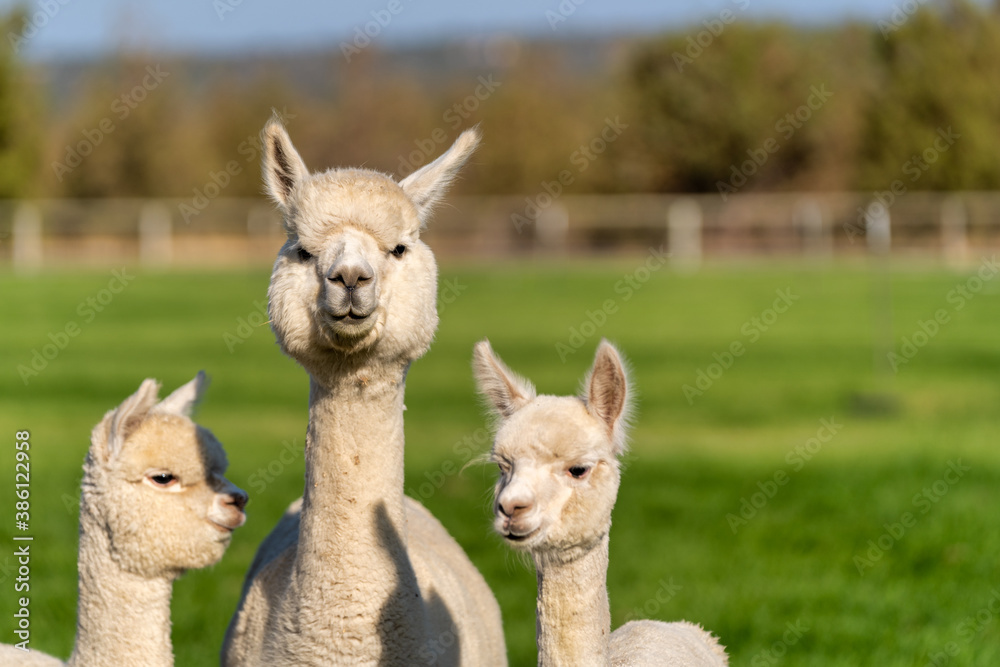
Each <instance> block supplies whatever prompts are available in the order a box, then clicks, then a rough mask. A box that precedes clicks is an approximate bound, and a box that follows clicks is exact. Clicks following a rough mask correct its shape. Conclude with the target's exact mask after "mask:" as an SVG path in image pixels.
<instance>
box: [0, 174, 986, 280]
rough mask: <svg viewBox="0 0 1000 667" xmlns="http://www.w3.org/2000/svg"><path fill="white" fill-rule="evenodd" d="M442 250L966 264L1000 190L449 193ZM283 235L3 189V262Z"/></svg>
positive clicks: (156, 203)
mask: <svg viewBox="0 0 1000 667" xmlns="http://www.w3.org/2000/svg"><path fill="white" fill-rule="evenodd" d="M425 238H426V240H427V241H428V243H430V244H431V245H432V247H433V248H434V249H435V252H436V253H437V254H438V255H440V256H442V257H456V256H457V257H501V256H510V255H525V254H534V253H544V254H610V253H630V252H635V251H641V250H645V249H647V248H649V247H651V246H652V247H659V246H664V247H665V250H666V251H667V252H669V253H670V254H671V258H672V259H671V261H673V262H674V263H675V264H677V265H678V266H679V267H687V268H696V267H697V266H698V265H699V264H700V262H701V261H702V260H703V259H704V258H723V257H740V256H794V255H806V256H808V257H810V258H813V259H816V260H817V261H819V260H824V259H829V258H832V257H834V256H841V255H852V254H853V255H861V254H864V253H866V252H874V253H892V254H896V255H898V254H908V255H919V256H924V257H938V258H942V259H944V260H945V261H947V262H948V263H950V264H955V265H962V264H965V263H967V262H969V261H972V259H973V258H974V257H975V256H976V255H977V254H979V253H983V252H992V251H996V249H997V248H998V247H1000V192H957V193H937V192H909V193H905V194H904V195H899V196H894V195H892V194H891V193H888V192H886V193H774V194H737V195H731V196H729V197H727V198H726V200H725V201H724V200H722V199H721V198H720V197H719V196H715V195H583V196H570V195H565V196H561V197H558V198H553V197H552V196H551V195H550V194H549V193H548V192H546V191H544V190H543V191H541V192H539V193H536V194H535V195H533V196H531V195H529V196H524V195H520V196H503V197H454V198H452V199H451V200H450V202H449V204H447V205H445V206H442V207H441V209H440V210H439V211H438V212H437V214H436V216H435V220H434V221H433V222H432V223H431V225H430V227H429V229H428V230H427V231H426V233H425ZM283 239H284V232H283V231H282V228H281V221H280V216H279V215H278V213H277V211H275V209H274V207H273V206H271V205H270V204H269V203H268V202H267V201H266V200H264V199H252V198H247V199H230V198H218V199H214V200H203V201H198V200H190V199H188V200H178V199H157V200H149V199H109V200H81V199H57V200H51V199H50V200H30V201H29V200H25V201H11V200H8V201H4V202H0V263H7V264H10V265H13V267H14V268H15V269H16V270H24V271H30V270H33V269H37V268H39V267H42V266H46V265H60V264H73V265H78V264H107V263H110V262H119V261H126V262H136V261H138V262H141V263H142V264H144V265H153V266H156V265H159V266H171V265H181V266H183V265H187V266H198V265H220V264H221V265H233V264H261V263H267V262H270V261H271V260H272V259H273V257H274V254H275V251H276V250H277V248H278V247H279V246H280V245H281V243H282V241H283Z"/></svg>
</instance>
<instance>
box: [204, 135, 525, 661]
mask: <svg viewBox="0 0 1000 667" xmlns="http://www.w3.org/2000/svg"><path fill="white" fill-rule="evenodd" d="M263 139H264V141H263V143H264V158H263V161H264V179H265V182H266V184H267V189H268V192H269V193H270V195H271V197H272V198H273V199H274V201H275V202H276V203H277V205H278V207H279V208H280V209H281V211H282V212H283V214H284V215H283V217H284V225H285V229H286V232H287V235H288V241H287V242H286V243H285V245H284V246H283V247H282V249H281V251H280V252H279V254H278V258H277V261H276V262H275V265H274V272H273V274H272V277H271V286H270V288H269V290H268V297H269V306H268V311H269V314H270V317H271V326H272V328H273V330H274V333H275V336H276V337H277V339H278V343H279V344H280V345H281V348H282V350H283V351H284V352H285V353H286V354H287V355H289V356H290V357H292V358H293V359H295V360H296V361H298V362H299V363H300V364H301V365H302V366H303V367H304V368H305V369H306V371H307V372H308V373H309V378H310V384H309V389H310V390H309V428H308V432H307V435H306V452H305V468H306V473H305V477H306V485H305V493H304V496H303V498H302V499H301V500H300V501H296V503H294V504H293V505H292V506H291V507H290V508H289V511H288V512H287V513H286V515H285V517H284V518H283V519H282V520H281V521H280V522H279V523H278V525H277V526H276V527H275V529H274V530H273V531H272V533H271V534H270V535H269V536H268V537H267V538H266V539H265V540H264V542H263V543H262V544H261V546H260V548H259V549H258V552H257V555H256V557H255V558H254V562H253V563H252V565H251V566H250V570H249V572H248V573H247V579H246V583H245V584H244V589H243V597H242V599H241V601H240V605H239V607H238V608H237V611H236V614H235V615H234V617H233V620H232V621H231V623H230V626H229V630H228V632H227V634H226V642H225V645H224V646H223V652H222V657H223V664H225V665H232V666H240V667H243V666H246V665H331V664H344V665H375V664H379V665H389V664H406V665H410V664H414V663H415V662H421V663H425V664H437V665H455V664H468V665H493V664H504V663H505V662H506V649H505V646H504V639H503V628H502V625H501V620H500V609H499V606H498V605H497V603H496V600H495V598H494V597H493V594H492V593H491V592H490V590H489V588H488V587H487V585H486V582H485V580H484V579H483V578H482V575H480V574H479V572H478V571H477V570H476V568H475V566H474V565H473V564H472V563H471V562H470V561H469V559H468V558H467V557H466V555H465V553H464V552H463V551H462V549H461V547H460V546H459V545H458V543H457V542H455V540H454V539H452V537H451V536H450V535H449V534H448V533H447V531H446V530H445V529H444V527H442V526H441V524H440V523H438V521H437V520H436V519H434V517H432V516H431V515H430V514H429V513H428V512H427V510H425V509H424V508H423V506H421V505H420V504H419V503H417V502H416V501H413V500H411V499H409V498H405V497H404V495H403V444H404V441H403V410H404V406H403V392H404V382H405V378H406V372H407V369H408V368H409V365H410V363H411V362H412V361H413V360H415V359H417V358H419V357H420V356H421V355H423V354H424V352H425V351H426V350H427V348H428V347H429V345H430V342H431V339H432V338H433V335H434V331H435V329H436V328H437V321H438V320H437V310H436V306H435V299H436V291H437V268H436V265H435V262H434V257H433V255H432V254H431V251H430V249H429V248H428V247H427V246H426V245H425V244H424V243H423V242H422V241H421V240H420V236H419V235H420V230H421V228H422V227H423V225H424V224H426V221H427V219H428V217H429V213H430V210H431V208H432V207H433V205H434V204H435V203H436V202H437V201H438V200H439V199H440V198H441V196H442V195H443V193H444V191H445V189H446V188H447V187H448V185H449V184H450V182H451V181H452V180H453V179H454V177H455V175H456V173H457V172H458V170H459V169H460V168H461V166H462V165H463V164H464V163H465V161H466V160H467V159H468V157H469V156H470V155H471V154H472V152H473V151H474V150H475V148H476V145H477V144H478V141H479V138H478V134H477V133H476V131H474V130H468V131H466V132H464V133H463V134H462V135H461V136H460V137H459V138H458V139H457V140H456V141H455V143H454V145H453V146H452V147H451V148H450V149H449V150H448V151H447V152H445V153H444V154H443V155H442V156H441V157H439V158H438V159H437V160H435V161H434V162H432V163H431V164H429V165H427V166H425V167H423V168H422V169H420V170H418V171H416V172H414V173H413V174H412V175H410V176H409V177H407V178H406V179H404V180H403V181H401V182H399V183H397V182H395V181H394V180H393V179H392V178H390V177H389V176H386V175H384V174H380V173H377V172H374V171H369V170H363V169H336V170H330V171H327V172H324V173H318V174H309V172H308V171H307V169H306V166H305V164H304V163H303V161H302V159H301V158H300V157H299V154H298V153H297V152H296V150H295V148H294V147H293V146H292V142H291V140H290V139H289V137H288V134H287V133H286V132H285V129H284V128H283V127H282V125H281V124H280V122H278V120H277V119H272V120H271V121H270V122H269V123H268V125H267V126H266V127H265V128H264V134H263Z"/></svg>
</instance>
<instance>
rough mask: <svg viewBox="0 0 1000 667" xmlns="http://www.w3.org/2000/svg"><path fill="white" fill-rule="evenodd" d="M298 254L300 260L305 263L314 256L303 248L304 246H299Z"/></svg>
mask: <svg viewBox="0 0 1000 667" xmlns="http://www.w3.org/2000/svg"><path fill="white" fill-rule="evenodd" d="M298 253H299V259H301V260H302V261H303V262H308V261H309V260H310V259H312V255H311V254H309V251H308V250H306V249H305V248H303V247H302V246H299V250H298Z"/></svg>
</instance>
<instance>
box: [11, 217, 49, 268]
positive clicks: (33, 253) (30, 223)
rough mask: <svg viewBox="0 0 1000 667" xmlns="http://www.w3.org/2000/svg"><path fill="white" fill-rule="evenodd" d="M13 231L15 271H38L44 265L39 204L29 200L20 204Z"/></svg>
mask: <svg viewBox="0 0 1000 667" xmlns="http://www.w3.org/2000/svg"><path fill="white" fill-rule="evenodd" d="M11 231H12V234H13V237H14V238H13V248H12V252H13V257H12V259H13V262H14V271H15V272H17V273H32V272H34V271H37V270H38V269H39V268H41V266H42V214H41V212H40V211H39V210H38V206H37V205H36V204H29V203H28V202H22V203H20V204H18V206H17V210H16V211H15V212H14V225H13V229H12V230H11Z"/></svg>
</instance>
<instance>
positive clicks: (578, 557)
mask: <svg viewBox="0 0 1000 667" xmlns="http://www.w3.org/2000/svg"><path fill="white" fill-rule="evenodd" d="M473 366H474V370H475V376H476V380H477V383H478V386H479V390H480V392H481V393H482V394H483V395H484V396H485V397H486V399H487V401H488V403H489V405H490V407H491V408H492V410H493V411H494V412H495V413H496V415H497V416H498V418H499V424H498V429H497V433H496V438H495V441H494V445H493V449H492V452H491V458H492V460H493V461H495V462H496V463H497V465H498V466H499V468H500V479H499V481H498V482H497V485H496V489H495V501H494V513H495V521H494V528H495V529H496V531H497V532H498V533H499V534H500V535H502V536H503V537H504V539H505V540H506V542H507V543H508V544H509V545H510V546H511V547H513V548H515V549H518V550H522V551H526V552H528V553H529V554H531V557H532V559H533V560H534V563H535V569H536V572H537V576H538V610H537V613H538V624H537V629H538V634H537V642H538V664H539V665H542V666H544V667H554V666H559V667H569V666H572V667H586V666H588V665H595V666H596V665H605V666H606V665H609V664H610V665H659V666H665V667H694V666H698V667H702V666H704V667H717V666H723V665H727V664H728V658H727V657H726V654H725V650H724V649H723V647H722V646H720V645H719V643H718V641H717V640H716V639H715V638H714V637H712V636H711V635H710V634H709V633H707V632H705V631H704V630H702V629H701V628H700V627H698V626H696V625H692V624H691V623H687V622H679V623H663V622H661V621H633V622H631V623H626V624H625V625H623V626H622V627H620V628H618V629H617V630H616V631H615V632H614V633H611V615H610V611H609V607H608V590H607V570H608V535H609V531H610V529H611V511H612V509H613V507H614V505H615V500H616V499H617V496H618V484H619V481H620V478H621V473H620V470H619V462H618V457H619V456H620V455H621V454H622V452H623V451H624V449H625V445H626V433H625V430H626V429H625V426H626V424H625V421H626V417H627V415H628V412H629V383H628V377H627V374H626V370H625V366H624V364H623V363H622V360H621V356H620V355H619V354H618V351H617V350H616V349H615V348H614V347H613V346H612V345H611V344H610V343H608V342H607V341H601V344H600V345H599V346H598V348H597V355H596V357H595V359H594V365H593V367H592V368H591V370H590V372H589V373H588V375H587V378H586V379H585V380H584V389H583V393H582V396H580V397H575V396H544V395H542V396H538V395H536V393H535V388H534V387H533V386H532V385H531V383H530V382H528V381H526V380H524V379H523V378H520V377H518V376H517V375H515V374H514V373H512V372H511V371H510V369H508V368H507V366H505V365H504V364H503V362H502V361H500V359H499V358H497V356H496V355H495V354H494V353H493V350H492V349H491V348H490V344H489V343H488V342H487V341H482V342H480V343H478V344H477V345H476V348H475V352H474V359H473Z"/></svg>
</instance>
